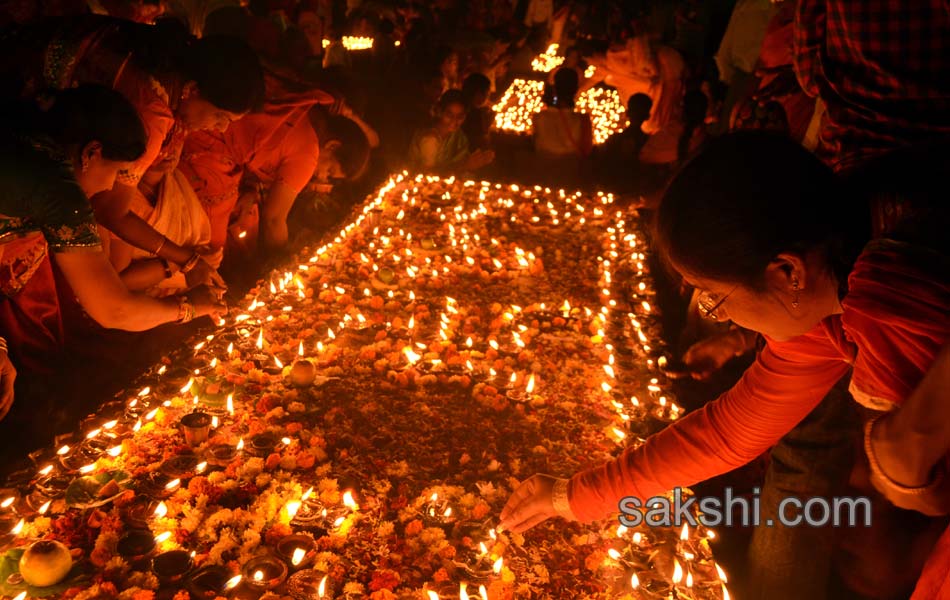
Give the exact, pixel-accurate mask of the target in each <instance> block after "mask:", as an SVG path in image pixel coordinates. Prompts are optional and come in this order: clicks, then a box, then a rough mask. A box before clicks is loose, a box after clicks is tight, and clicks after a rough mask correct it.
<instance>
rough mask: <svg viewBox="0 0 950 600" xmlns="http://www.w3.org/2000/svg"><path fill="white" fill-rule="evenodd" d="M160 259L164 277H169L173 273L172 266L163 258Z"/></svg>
mask: <svg viewBox="0 0 950 600" xmlns="http://www.w3.org/2000/svg"><path fill="white" fill-rule="evenodd" d="M159 260H161V261H162V268H163V269H165V279H170V278H171V277H172V275H174V274H175V273H173V272H172V266H171V265H170V264H169V263H168V261H167V260H165V259H164V258H161V259H159Z"/></svg>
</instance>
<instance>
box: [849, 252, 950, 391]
mask: <svg viewBox="0 0 950 600" xmlns="http://www.w3.org/2000/svg"><path fill="white" fill-rule="evenodd" d="M842 305H843V307H844V314H843V315H842V317H841V320H842V323H843V324H844V327H845V330H846V331H847V333H848V336H849V337H850V338H851V339H852V340H853V341H854V343H855V344H856V345H857V347H858V348H860V352H858V355H857V358H856V360H855V363H854V377H853V378H852V380H851V393H852V394H853V395H854V397H855V399H856V400H857V401H858V402H860V403H861V404H864V405H865V406H869V407H872V408H876V409H878V410H889V409H891V408H893V407H894V405H898V406H899V405H901V404H903V403H904V401H905V400H906V399H907V398H908V397H909V396H910V395H911V393H912V392H913V391H914V388H916V387H917V385H918V384H919V383H920V381H921V379H923V377H924V374H925V373H926V372H927V370H928V369H929V368H930V365H931V364H932V363H933V361H934V358H935V357H936V356H937V354H938V353H939V352H940V350H941V349H942V348H943V347H944V346H945V345H946V344H947V343H950V258H948V257H947V256H945V255H943V254H939V253H937V252H934V251H931V250H927V249H926V248H924V247H921V246H913V245H910V244H905V243H901V242H896V241H893V240H876V241H874V242H871V243H870V244H868V246H867V248H866V249H865V251H864V253H863V254H862V255H861V257H860V258H859V259H858V261H857V263H856V264H855V266H854V269H853V270H852V272H851V275H850V277H849V278H848V295H847V296H846V297H845V299H844V301H843V302H842Z"/></svg>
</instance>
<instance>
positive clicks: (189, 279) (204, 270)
mask: <svg viewBox="0 0 950 600" xmlns="http://www.w3.org/2000/svg"><path fill="white" fill-rule="evenodd" d="M185 283H186V284H187V285H188V289H194V288H196V287H198V286H199V285H208V286H211V287H214V288H217V289H218V291H219V293H220V294H223V293H224V292H225V291H226V290H227V289H228V284H226V283H225V282H224V279H223V278H222V277H221V276H220V275H219V274H218V271H217V270H215V268H214V267H212V266H211V264H210V263H208V261H207V260H205V259H204V258H202V259H201V260H199V261H198V264H196V265H195V266H194V268H193V269H192V270H190V271H188V272H187V273H185Z"/></svg>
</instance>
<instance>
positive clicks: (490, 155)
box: [465, 150, 495, 170]
mask: <svg viewBox="0 0 950 600" xmlns="http://www.w3.org/2000/svg"><path fill="white" fill-rule="evenodd" d="M493 160H495V151H494V150H476V151H475V152H472V153H471V154H470V155H469V156H468V159H467V160H466V161H465V169H466V170H475V169H480V168H482V167H484V166H485V165H488V164H491V162H492V161H493Z"/></svg>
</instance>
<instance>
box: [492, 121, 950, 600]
mask: <svg viewBox="0 0 950 600" xmlns="http://www.w3.org/2000/svg"><path fill="white" fill-rule="evenodd" d="M736 165H742V169H743V173H742V176H741V177H736V176H735V168H736ZM763 190H767V194H768V196H767V198H764V197H763ZM847 200H848V196H847V194H846V193H845V190H843V189H841V186H840V185H839V184H838V182H837V180H836V179H835V178H834V176H833V174H832V173H831V171H830V170H829V169H828V168H827V167H825V166H824V165H822V164H821V163H820V162H819V161H818V159H816V158H815V157H814V156H813V155H811V154H809V153H808V152H807V151H806V150H804V149H803V148H801V146H799V145H798V144H796V143H794V142H793V141H791V140H789V139H787V138H781V137H775V136H772V135H769V134H766V133H761V132H738V133H733V134H729V135H726V136H724V137H722V138H719V139H718V140H715V141H713V142H711V143H710V144H709V145H708V146H707V147H706V149H705V150H704V151H703V152H702V153H701V154H700V155H698V156H697V157H695V158H694V159H693V160H691V161H690V162H688V163H687V164H686V165H685V167H684V168H683V169H682V170H681V171H680V172H679V174H678V175H677V176H676V178H675V179H674V180H673V181H672V183H671V184H670V186H669V188H668V189H667V191H666V193H665V195H664V197H663V200H662V202H661V203H660V206H659V209H658V213H657V218H656V221H657V226H656V244H657V248H658V249H659V250H660V251H661V252H662V254H663V256H664V257H665V258H666V260H667V262H668V263H669V264H670V265H671V266H672V267H673V268H674V269H675V270H676V271H677V272H679V273H680V275H682V276H683V278H684V279H685V280H686V281H687V282H689V283H690V284H691V285H693V286H694V287H696V288H698V289H701V290H704V296H703V300H702V304H703V306H704V307H705V308H704V310H705V312H706V313H707V314H709V315H711V316H716V317H718V318H719V319H720V320H725V319H730V320H732V321H734V322H735V323H736V324H738V325H740V326H742V327H746V328H748V329H751V330H753V331H757V332H760V333H762V334H764V336H765V337H766V342H767V343H766V348H765V349H764V350H763V351H762V352H761V353H760V354H759V356H758V357H757V359H756V361H755V363H754V364H753V365H752V366H751V367H750V368H749V370H747V371H746V373H745V374H744V376H743V378H742V379H741V380H740V382H739V383H738V384H737V385H736V386H735V387H733V388H732V389H731V390H730V391H728V392H726V393H725V394H724V395H723V396H721V397H720V398H719V399H717V400H715V401H713V402H710V403H709V404H707V405H705V406H704V407H703V408H702V409H700V410H697V411H694V412H692V413H690V414H688V415H686V416H685V417H684V418H683V419H681V420H679V421H677V422H675V423H674V424H672V425H671V426H669V427H667V428H666V429H664V430H663V431H661V432H659V433H657V434H656V435H653V436H652V437H650V438H649V439H648V440H647V441H646V442H645V443H643V444H642V445H639V446H637V447H631V448H628V449H626V450H625V451H624V452H623V453H622V455H621V456H620V457H618V458H617V459H616V460H612V461H610V462H608V463H606V464H603V465H600V466H598V467H595V468H592V469H589V470H586V471H583V472H580V473H576V474H575V475H574V476H573V477H571V478H570V479H556V478H553V477H549V476H547V475H535V476H533V477H531V478H530V479H528V480H527V481H526V482H524V483H523V484H522V485H521V487H519V488H518V490H516V491H515V493H514V494H513V495H512V497H511V498H510V499H509V501H508V504H507V505H506V507H505V508H504V510H503V511H502V521H503V525H504V526H506V527H508V528H510V529H512V530H514V531H523V530H525V529H528V528H530V527H532V526H534V525H536V524H538V523H540V522H542V521H544V520H545V519H547V518H549V517H552V516H556V515H560V516H563V517H565V518H568V519H577V520H582V521H593V520H596V519H600V518H604V517H607V516H608V515H611V514H613V513H616V512H617V511H618V504H619V502H620V500H621V499H622V498H624V497H629V496H632V497H637V498H639V499H640V500H641V501H646V499H648V498H651V497H653V496H655V495H658V494H662V493H664V492H666V491H667V490H670V489H672V488H674V487H675V486H685V485H692V484H694V483H696V482H699V481H703V480H706V479H708V478H710V477H713V476H715V475H718V474H721V473H724V472H726V471H729V470H731V469H733V468H736V467H738V466H741V465H743V464H745V463H747V462H749V461H751V460H752V459H754V458H756V457H757V456H759V455H760V454H761V453H762V452H763V451H765V450H767V449H768V448H770V447H771V446H772V445H774V444H775V442H776V441H777V440H778V439H779V438H781V437H782V436H783V435H784V434H785V433H786V432H788V431H789V430H790V429H791V428H792V427H794V426H795V425H796V424H797V423H798V422H799V421H800V420H801V419H802V418H803V417H804V416H805V415H807V414H808V413H809V412H810V411H811V410H812V409H813V408H814V407H815V406H816V404H817V403H818V402H819V401H820V400H821V399H822V398H823V397H824V396H825V395H826V394H827V392H828V391H829V389H831V387H832V386H833V385H834V384H835V383H836V382H837V381H838V380H839V379H841V378H842V377H844V376H846V375H847V374H848V373H849V371H851V373H852V374H851V379H850V391H851V393H852V395H853V396H854V398H855V399H856V400H857V401H858V402H860V403H861V404H863V405H864V406H865V407H867V408H868V409H870V410H873V411H879V412H877V416H876V417H875V418H874V419H872V420H871V421H869V422H868V424H867V426H866V428H865V440H864V443H865V454H866V455H867V459H868V461H869V463H870V467H871V479H872V482H873V483H874V485H875V487H876V488H877V489H878V490H879V491H881V492H882V493H883V494H884V495H885V496H886V497H887V498H888V499H889V500H891V502H893V503H894V504H896V505H897V506H900V507H902V508H908V509H912V510H917V511H919V512H922V513H924V514H928V515H936V514H947V513H948V512H950V489H948V488H950V486H948V484H947V480H948V478H947V476H946V474H945V470H946V468H945V466H946V463H947V455H948V453H950V425H948V423H950V421H948V420H947V419H946V418H944V417H943V415H944V413H945V411H946V409H947V406H948V405H947V402H946V387H945V386H946V385H947V374H948V373H950V319H948V318H947V315H948V314H950V284H948V282H950V247H948V242H947V239H946V236H945V235H944V234H943V233H941V228H940V227H939V226H937V224H934V223H932V222H922V225H921V226H918V227H917V228H916V229H914V230H908V232H909V233H904V234H902V235H899V236H897V235H895V236H893V237H892V238H890V239H885V238H881V239H876V240H873V241H870V242H868V237H870V236H869V235H868V233H867V232H866V231H865V227H864V226H863V223H864V222H865V221H864V220H863V219H861V218H860V215H859V214H857V213H856V212H855V211H854V210H853V207H852V206H850V203H849V202H848V201H847ZM945 227H946V226H945V225H943V228H944V229H943V231H944V232H945ZM724 240H726V241H728V244H726V243H723V241H724ZM941 386H943V387H941ZM644 503H645V502H644ZM948 544H950V536H948V535H946V534H945V536H944V541H943V542H941V544H938V548H940V547H942V548H943V550H942V554H941V555H939V556H941V558H942V560H943V561H942V563H941V561H939V560H937V561H933V560H932V561H931V564H930V565H929V566H928V571H926V572H925V576H924V578H923V579H922V582H923V585H919V586H918V593H917V595H915V599H916V598H921V599H923V598H940V597H944V596H943V595H941V594H940V593H939V588H940V586H941V585H943V586H946V585H947V582H946V574H947V572H948V569H947V558H948V556H950V551H948V550H947V548H948ZM938 563H940V564H938Z"/></svg>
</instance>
